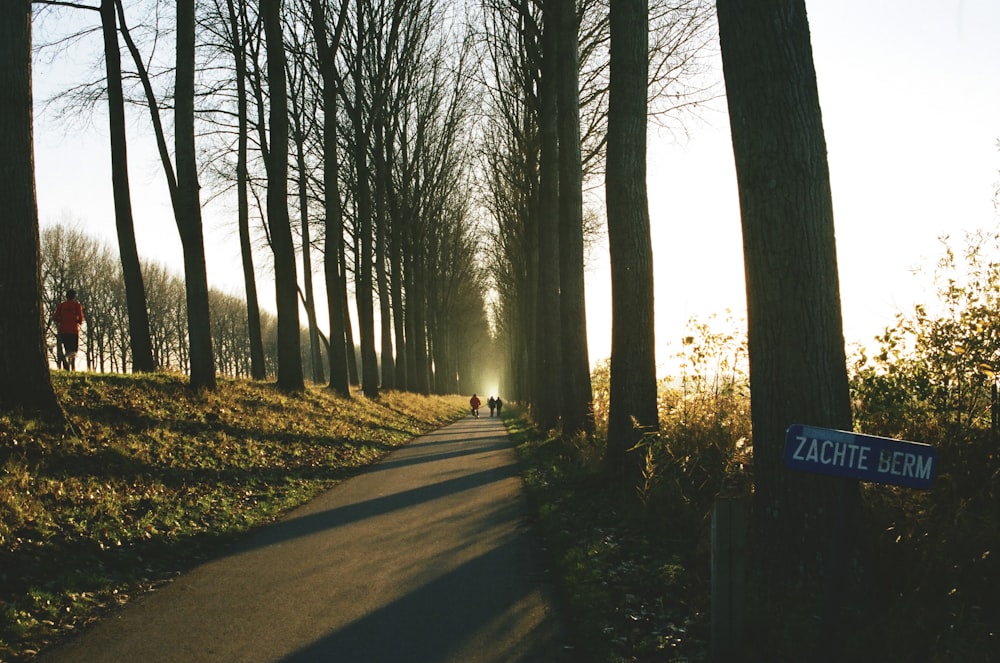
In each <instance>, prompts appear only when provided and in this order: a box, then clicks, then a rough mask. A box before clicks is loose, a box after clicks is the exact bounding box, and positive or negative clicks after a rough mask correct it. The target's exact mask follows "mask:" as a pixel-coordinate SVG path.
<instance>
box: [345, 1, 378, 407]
mask: <svg viewBox="0 0 1000 663" xmlns="http://www.w3.org/2000/svg"><path fill="white" fill-rule="evenodd" d="M362 11H363V10H362V6H361V5H360V4H359V5H358V17H357V18H358V21H357V31H358V39H357V43H358V44H359V48H360V45H361V44H364V43H365V38H364V20H363V17H362V16H361V13H362ZM363 63H364V61H363V57H362V54H361V53H360V52H359V53H358V54H357V62H356V63H355V65H354V71H353V75H354V89H355V90H356V91H357V93H358V98H357V99H355V100H354V106H353V108H352V109H351V121H352V122H353V125H354V167H355V171H356V173H357V190H356V191H355V193H356V196H357V198H356V205H357V230H358V239H357V243H356V244H357V252H358V255H357V261H356V264H357V273H356V274H355V275H354V298H355V302H356V304H357V307H358V334H359V335H360V337H361V390H362V391H363V392H364V394H365V396H367V397H368V398H377V397H378V393H379V382H378V355H377V354H376V352H375V303H374V301H373V297H374V294H375V293H374V289H373V287H372V268H373V264H372V263H373V254H374V250H373V249H374V247H373V246H372V243H373V242H374V239H375V238H374V235H373V230H374V229H373V228H372V194H371V171H370V168H369V159H368V153H369V140H368V131H367V129H366V126H365V115H364V108H363V107H362V104H363V99H362V98H361V96H362V94H361V91H362V90H363V89H364V86H365V82H364V78H363V72H362V66H363Z"/></svg>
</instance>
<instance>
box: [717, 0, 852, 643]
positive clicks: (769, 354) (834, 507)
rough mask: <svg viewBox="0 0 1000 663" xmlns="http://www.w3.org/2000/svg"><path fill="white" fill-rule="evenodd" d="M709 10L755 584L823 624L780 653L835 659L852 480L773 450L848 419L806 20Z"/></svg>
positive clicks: (795, 3)
mask: <svg viewBox="0 0 1000 663" xmlns="http://www.w3.org/2000/svg"><path fill="white" fill-rule="evenodd" d="M717 11H718V18H719V36H720V42H721V46H722V58H723V72H724V75H725V81H726V92H727V97H728V103H729V115H730V124H731V128H732V135H733V153H734V155H735V160H736V174H737V181H738V184H739V192H740V213H741V216H742V223H743V253H744V259H745V271H746V289H747V316H748V342H749V358H750V385H751V418H752V425H753V441H754V482H755V491H754V513H755V522H756V526H757V537H758V538H757V543H758V546H759V548H758V554H759V559H760V562H761V564H760V567H759V568H760V569H761V571H762V573H763V577H762V578H761V580H762V582H761V587H762V588H768V591H778V592H780V591H783V590H787V589H789V588H795V592H796V593H797V592H798V591H800V590H803V589H804V590H805V595H803V596H802V599H803V600H804V603H802V604H798V605H795V606H794V607H793V608H792V609H794V610H796V611H798V612H799V613H800V614H802V615H803V617H807V616H811V615H818V617H819V621H816V622H815V623H817V625H819V624H820V623H821V624H822V626H821V627H820V628H819V629H818V631H820V632H817V633H813V634H810V635H812V636H814V637H813V638H812V641H813V642H812V644H813V645H814V646H813V647H812V648H810V649H809V650H808V651H801V652H792V653H791V654H790V656H791V657H792V658H796V659H798V660H807V659H812V660H815V658H816V657H818V656H821V657H823V660H834V659H833V658H830V657H832V656H835V652H836V647H837V642H838V638H841V637H842V636H843V635H844V634H843V632H842V631H841V630H840V629H839V628H838V624H837V622H836V620H837V618H838V617H839V616H840V610H839V607H840V605H841V601H842V599H843V592H844V589H845V588H846V587H849V586H850V585H851V582H850V581H851V578H850V577H849V576H848V574H849V572H850V569H852V568H859V567H860V566H861V565H860V564H859V561H861V560H860V554H859V551H858V549H857V548H856V546H857V544H858V540H859V537H858V531H857V529H858V527H859V526H860V523H861V513H860V506H861V504H860V493H859V488H858V483H857V482H856V481H853V480H847V479H840V478H832V477H825V476H819V475H811V474H802V473H798V472H795V471H793V470H791V469H789V468H787V467H786V466H785V464H784V462H783V460H782V458H783V450H784V441H785V430H786V429H787V428H788V426H789V425H791V424H793V423H805V424H812V425H816V426H824V427H830V428H836V429H843V430H850V429H851V425H852V421H851V405H850V396H849V389H848V380H847V368H846V359H845V352H844V335H843V325H842V321H841V308H840V294H839V293H840V287H839V277H838V274H837V253H836V241H835V239H834V223H833V202H832V196H831V192H830V176H829V168H828V165H827V159H826V140H825V137H824V133H823V122H822V117H821V113H820V106H819V94H818V91H817V86H816V72H815V68H814V66H813V59H812V46H811V44H810V39H809V24H808V19H807V18H806V8H805V2H804V1H803V0H782V1H780V2H777V1H771V2H756V1H753V0H746V1H742V0H718V2H717ZM811 593H812V594H813V595H812V596H810V594H811ZM785 600H787V599H782V601H785ZM769 614H770V613H769ZM765 621H766V616H765ZM813 621H814V620H812V619H803V620H802V623H807V622H808V623H812V622H813ZM771 626H774V627H779V625H777V624H771ZM765 637H766V635H765ZM804 639H806V640H809V639H810V638H809V637H808V636H806V637H805V638H804Z"/></svg>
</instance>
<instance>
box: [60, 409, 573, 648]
mask: <svg viewBox="0 0 1000 663" xmlns="http://www.w3.org/2000/svg"><path fill="white" fill-rule="evenodd" d="M521 489H522V486H521V480H520V477H519V475H518V467H517V459H516V457H515V456H514V453H513V450H512V449H511V447H510V443H509V441H508V438H507V436H506V432H505V431H504V428H503V426H502V424H501V423H500V420H499V419H493V418H489V417H482V418H480V419H478V420H477V419H472V418H470V417H467V418H466V419H463V420H461V421H459V422H457V423H455V424H452V425H450V426H447V427H445V428H442V429H440V430H438V431H436V432H433V433H431V434H429V435H425V436H423V437H420V438H418V439H417V440H415V441H414V442H412V443H411V444H410V445H408V446H407V447H404V448H402V449H400V450H398V451H396V452H394V453H393V454H392V455H391V456H389V457H388V458H387V459H386V460H385V461H383V462H382V463H380V464H378V465H376V466H374V467H372V468H370V469H369V470H367V471H366V472H365V473H364V474H362V475H361V476H358V477H355V478H353V479H350V480H348V481H345V482H344V483H342V484H340V485H338V486H337V487H335V488H334V489H332V490H330V491H329V492H327V493H325V494H323V495H322V496H320V497H319V498H317V499H316V500H314V501H312V502H310V503H309V504H308V505H306V506H304V507H302V508H300V509H298V510H296V511H295V512H293V513H291V514H290V515H289V516H288V517H287V518H285V519H283V520H282V521H280V522H278V523H276V524H275V525H272V526H270V527H267V528H264V529H262V530H260V531H259V532H257V533H256V534H254V535H252V536H250V537H249V538H248V539H247V540H246V541H244V542H243V543H242V544H239V545H237V546H235V547H234V548H233V549H232V550H231V551H230V552H229V553H228V554H226V555H225V556H224V557H222V558H220V559H217V560H215V561H212V562H209V563H206V564H204V565H203V566H201V567H199V568H197V569H195V570H193V571H192V572H190V573H187V574H185V575H182V576H180V577H179V578H178V579H177V580H175V581H174V582H172V583H170V584H169V585H167V586H166V587H164V588H162V589H160V590H158V591H156V592H153V593H151V594H149V595H147V596H145V597H143V598H142V599H140V600H138V601H137V602H135V603H134V604H130V605H129V606H127V607H126V608H125V609H124V610H122V611H121V612H120V613H118V614H117V615H116V616H114V617H112V618H110V619H108V620H106V621H104V622H101V623H99V624H97V625H95V626H94V627H93V628H90V629H87V630H86V631H85V632H84V633H83V634H82V635H81V636H78V637H75V638H72V639H70V641H68V642H67V643H65V644H64V645H61V646H59V647H57V648H56V649H54V650H52V651H50V652H48V653H47V654H46V655H44V656H43V657H41V659H40V660H42V661H45V662H46V663H56V662H61V661H74V662H76V661H85V662H87V663H95V662H99V661H113V662H115V663H119V662H132V661H138V662H140V663H154V662H158V661H178V662H180V661H183V662H185V663H194V662H199V661H225V662H227V663H229V662H237V661H288V662H292V661H294V662H306V661H308V662H312V661H331V662H336V663H383V662H385V663H387V662H396V661H399V662H407V663H446V662H455V663H458V662H461V663H477V662H480V663H492V662H496V663H501V662H502V663H512V662H521V661H523V662H527V661H539V662H545V663H548V662H551V661H559V660H563V656H564V654H565V653H566V651H567V650H564V649H563V642H562V631H561V628H560V626H559V624H558V620H557V619H556V617H555V614H554V613H553V611H552V608H551V605H550V603H549V602H548V600H547V598H546V593H547V592H546V590H545V587H544V582H543V577H542V574H541V572H540V567H539V566H538V564H537V561H536V555H535V548H534V546H533V543H532V541H531V539H530V538H529V533H528V531H527V527H526V525H525V520H524V515H525V511H524V509H525V504H524V500H523V496H522V494H521Z"/></svg>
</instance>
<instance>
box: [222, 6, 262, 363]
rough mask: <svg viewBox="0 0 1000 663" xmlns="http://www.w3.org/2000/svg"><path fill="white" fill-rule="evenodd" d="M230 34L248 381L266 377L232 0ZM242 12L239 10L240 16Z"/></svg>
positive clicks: (241, 32) (243, 64) (237, 22)
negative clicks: (251, 236)
mask: <svg viewBox="0 0 1000 663" xmlns="http://www.w3.org/2000/svg"><path fill="white" fill-rule="evenodd" d="M226 4H227V7H228V9H229V24H230V31H231V33H232V45H233V59H234V62H235V66H236V108H237V116H238V128H237V131H238V133H239V135H238V136H237V141H238V143H237V152H236V202H237V216H238V217H239V219H238V221H239V233H240V256H241V262H242V265H243V287H244V291H245V292H246V303H247V329H248V331H249V337H250V377H252V378H253V379H254V380H263V379H264V378H266V377H267V369H266V367H265V364H264V342H263V338H262V335H261V330H260V304H259V303H258V301H257V277H256V275H255V273H254V268H253V245H252V243H251V241H250V203H249V199H248V195H247V186H248V185H249V174H248V172H247V152H248V142H249V140H248V135H247V131H248V125H249V122H248V113H247V89H246V88H247V84H246V78H247V54H246V36H245V34H246V33H245V29H244V27H243V26H244V25H245V23H244V21H242V20H241V17H242V14H241V13H240V14H238V13H237V11H236V5H235V3H234V0H227V3H226ZM242 11H243V9H242V8H241V12H242Z"/></svg>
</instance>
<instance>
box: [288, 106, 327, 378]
mask: <svg viewBox="0 0 1000 663" xmlns="http://www.w3.org/2000/svg"><path fill="white" fill-rule="evenodd" d="M296 115H297V116H298V115H299V114H298V113H297V114H296ZM296 122H297V123H300V122H301V118H299V119H298V120H296ZM295 161H296V165H297V168H298V171H299V179H298V194H299V224H300V225H301V227H302V292H303V302H302V305H303V307H304V308H305V310H306V320H307V321H308V322H309V354H310V356H311V357H312V379H313V382H315V383H317V384H322V383H323V382H325V381H326V378H325V377H324V371H323V352H322V350H321V349H320V345H319V327H318V326H317V323H316V300H315V298H314V297H313V282H312V239H311V235H310V232H309V190H308V186H307V179H306V167H307V166H306V154H305V132H304V130H303V129H302V127H301V126H299V127H297V128H296V131H295Z"/></svg>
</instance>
